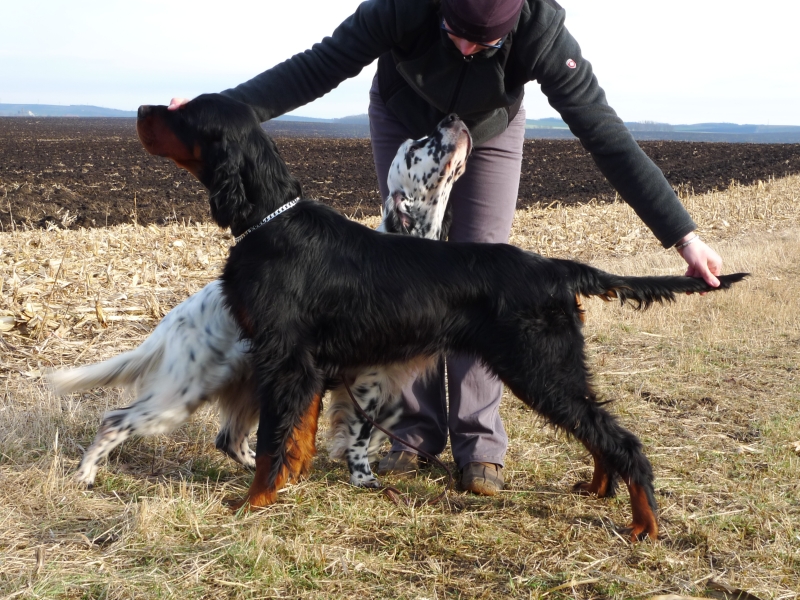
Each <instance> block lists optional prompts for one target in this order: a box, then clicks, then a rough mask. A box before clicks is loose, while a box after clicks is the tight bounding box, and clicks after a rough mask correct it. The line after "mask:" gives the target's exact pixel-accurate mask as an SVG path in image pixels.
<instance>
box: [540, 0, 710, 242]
mask: <svg viewBox="0 0 800 600" xmlns="http://www.w3.org/2000/svg"><path fill="white" fill-rule="evenodd" d="M550 14H553V13H550ZM547 29H548V32H549V33H550V34H551V35H550V36H549V38H548V37H547V36H545V37H544V39H542V40H540V41H542V42H543V44H542V46H540V48H541V50H540V53H539V56H538V59H537V60H536V61H535V63H534V69H533V73H532V78H533V79H535V80H536V81H538V82H539V83H540V84H541V88H542V92H544V94H545V95H546V96H547V99H548V102H549V103H550V105H551V106H552V107H553V108H554V109H556V110H557V111H558V112H559V114H560V115H561V117H562V119H564V122H566V124H567V125H568V126H569V128H570V131H572V133H573V134H574V135H575V136H576V137H577V138H578V139H579V140H580V142H581V144H582V145H583V147H584V148H586V150H588V151H589V152H590V154H591V156H592V158H593V159H594V162H595V163H596V164H597V166H598V168H599V169H600V171H601V172H602V173H603V175H605V177H606V179H608V181H609V183H611V185H612V186H614V188H615V189H616V190H617V192H619V195H620V196H621V197H622V198H623V200H625V202H627V203H628V204H629V205H630V206H631V207H632V208H633V209H634V211H636V214H637V215H639V218H641V219H642V221H643V222H644V223H645V225H647V226H648V227H649V228H650V230H651V231H652V232H653V233H654V234H655V236H656V237H657V238H658V239H659V241H660V242H661V243H662V244H663V246H664V247H665V248H668V247H670V246H672V245H674V244H675V243H676V242H677V241H678V240H680V239H681V238H682V237H683V236H684V235H686V234H687V233H689V232H691V231H693V230H694V229H696V227H697V226H696V225H695V223H694V221H692V218H691V217H690V216H689V213H688V212H687V211H686V209H685V208H684V207H683V205H682V204H681V202H680V200H679V199H678V197H677V195H676V194H675V191H674V190H673V189H672V186H670V184H669V182H668V181H667V179H666V178H665V177H664V174H663V173H662V172H661V169H659V168H658V167H657V166H656V164H655V163H654V162H653V161H652V160H650V158H649V157H648V156H647V155H646V154H645V153H644V151H643V150H642V149H641V148H640V147H639V144H637V143H636V140H634V139H633V136H632V135H631V133H630V131H628V128H627V127H626V126H625V124H624V123H623V122H622V119H620V118H619V117H618V116H617V114H616V113H615V112H614V109H612V108H611V107H610V106H609V105H608V103H607V102H606V96H605V92H604V91H603V89H602V88H601V87H600V85H599V84H598V83H597V78H596V77H595V76H594V73H593V72H592V66H591V64H590V63H589V61H587V60H585V59H584V58H583V57H582V55H581V50H580V47H579V46H578V43H577V42H576V41H575V39H574V38H573V37H572V36H571V35H570V33H569V32H568V31H567V29H566V28H565V27H564V11H563V10H560V11H557V12H555V15H554V19H553V22H551V23H550V24H549V26H548V28H547Z"/></svg>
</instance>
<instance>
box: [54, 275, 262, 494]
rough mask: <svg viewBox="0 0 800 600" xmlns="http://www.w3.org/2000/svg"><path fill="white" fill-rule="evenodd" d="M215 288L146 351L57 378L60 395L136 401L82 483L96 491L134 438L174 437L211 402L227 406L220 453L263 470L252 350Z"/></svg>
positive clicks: (191, 301) (113, 425)
mask: <svg viewBox="0 0 800 600" xmlns="http://www.w3.org/2000/svg"><path fill="white" fill-rule="evenodd" d="M240 338H241V332H240V330H239V326H238V324H237V323H236V321H235V320H234V319H233V317H232V316H231V314H230V311H229V310H228V309H227V307H226V306H225V302H224V298H223V294H222V285H221V282H220V281H219V280H215V281H212V282H211V283H209V284H208V285H207V286H206V287H204V288H203V289H202V290H200V291H199V292H197V293H196V294H194V295H192V296H190V297H189V298H188V299H186V300H185V301H184V302H182V303H181V304H179V305H178V306H176V307H175V308H174V309H173V310H171V311H170V312H169V313H168V314H167V315H166V316H165V317H164V319H163V320H162V321H161V323H159V324H158V326H157V327H156V328H155V330H154V331H153V333H152V334H151V335H150V337H148V338H147V339H146V340H145V341H144V342H143V343H142V344H141V345H140V346H139V347H138V348H136V349H135V350H132V351H130V352H125V353H124V354H120V355H119V356H116V357H114V358H112V359H109V360H107V361H104V362H101V363H97V364H94V365H88V366H85V367H80V368H77V369H67V370H61V371H53V372H51V373H49V374H48V380H49V381H50V384H51V385H52V386H53V388H54V391H55V392H56V393H59V394H67V393H70V392H76V391H82V390H87V389H91V388H94V387H101V386H120V387H125V388H130V389H132V390H134V392H135V394H136V400H135V401H134V402H133V403H132V404H130V405H129V406H127V407H125V408H120V409H117V410H112V411H109V412H107V413H106V414H105V415H104V417H103V422H102V423H101V425H100V429H99V431H98V433H97V436H96V437H95V439H94V442H93V443H92V445H91V446H90V447H89V449H88V450H86V452H85V453H84V455H83V459H82V460H81V464H80V466H79V467H78V472H77V473H76V476H75V477H76V479H77V480H78V481H79V482H81V483H84V484H86V485H87V486H88V487H89V488H91V487H92V486H93V485H94V480H95V477H96V475H97V469H98V465H99V463H100V461H102V459H103V458H105V457H106V456H107V455H108V453H109V452H111V450H113V449H114V448H115V447H117V446H118V445H120V444H121V443H122V442H124V441H125V440H126V439H127V438H128V437H129V436H131V435H140V436H141V435H155V434H158V433H169V432H170V431H172V430H174V429H176V428H177V427H179V426H180V425H182V424H183V423H185V422H186V421H187V420H188V419H189V417H191V415H192V413H194V411H196V410H197V409H198V408H199V407H200V406H201V405H202V404H204V403H205V402H207V401H213V400H216V401H217V402H218V403H219V410H220V420H221V422H222V424H223V425H222V428H221V430H220V433H219V435H218V436H217V439H216V446H217V448H219V449H220V450H222V451H223V452H224V453H225V454H227V455H228V456H230V457H231V458H232V459H234V460H236V461H237V462H239V463H241V464H243V465H245V466H247V467H253V466H255V461H254V452H253V451H252V450H251V449H250V446H249V443H248V439H247V438H248V436H249V434H250V431H251V430H252V428H253V426H254V425H255V423H257V421H258V413H259V410H258V404H257V403H256V402H255V400H254V396H253V390H252V385H253V381H252V377H251V372H250V361H249V359H248V356H247V352H248V347H249V345H248V343H247V341H246V340H241V339H240Z"/></svg>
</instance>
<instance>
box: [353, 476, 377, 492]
mask: <svg viewBox="0 0 800 600" xmlns="http://www.w3.org/2000/svg"><path fill="white" fill-rule="evenodd" d="M350 485H352V486H355V487H361V488H370V489H379V488H381V487H383V486H382V485H381V482H380V481H378V478H377V477H375V476H374V475H372V474H369V475H364V474H363V473H353V474H352V475H350Z"/></svg>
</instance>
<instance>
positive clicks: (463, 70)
mask: <svg viewBox="0 0 800 600" xmlns="http://www.w3.org/2000/svg"><path fill="white" fill-rule="evenodd" d="M472 58H473V57H472V55H469V56H465V57H464V64H463V65H462V66H461V73H459V75H458V82H457V83H456V91H455V92H453V98H452V100H450V106H449V107H448V108H447V112H446V113H445V114H448V115H449V114H450V113H452V112H453V109H454V108H455V107H456V101H457V100H458V96H459V94H460V93H461V86H462V85H464V79H465V78H466V77H467V69H468V68H469V63H471V62H472Z"/></svg>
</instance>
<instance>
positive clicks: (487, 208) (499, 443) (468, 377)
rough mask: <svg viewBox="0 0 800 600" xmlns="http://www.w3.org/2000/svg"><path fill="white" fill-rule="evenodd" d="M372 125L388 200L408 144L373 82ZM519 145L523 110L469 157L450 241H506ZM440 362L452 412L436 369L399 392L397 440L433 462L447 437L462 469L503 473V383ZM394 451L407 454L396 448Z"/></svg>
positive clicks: (476, 369) (453, 361)
mask: <svg viewBox="0 0 800 600" xmlns="http://www.w3.org/2000/svg"><path fill="white" fill-rule="evenodd" d="M369 124H370V135H371V138H372V155H373V157H374V159H375V172H376V173H377V175H378V185H379V186H380V190H381V196H382V197H383V198H384V199H385V198H386V197H387V196H388V194H389V190H388V187H387V183H386V178H387V175H388V172H389V166H390V165H391V163H392V159H394V156H395V154H396V153H397V149H398V148H399V147H400V144H402V143H403V142H404V141H405V140H407V139H409V138H410V137H412V136H411V135H410V134H409V133H408V131H407V129H406V128H405V127H404V126H403V124H402V123H401V122H400V121H398V120H397V118H396V117H395V116H394V114H393V113H392V112H391V111H390V110H389V109H388V108H386V105H385V104H384V103H383V100H382V99H381V97H380V94H379V93H378V90H377V77H376V79H375V80H374V81H373V84H372V89H371V90H370V104H369ZM524 138H525V109H524V108H520V110H519V113H517V115H516V117H515V118H514V119H513V120H512V121H511V123H510V125H509V127H508V129H507V130H506V131H505V132H503V133H502V134H500V135H498V136H497V137H495V138H493V139H491V140H489V141H488V142H485V143H483V144H481V145H480V146H476V147H475V148H474V149H473V151H472V154H471V156H470V157H469V159H468V160H467V168H466V170H465V173H464V175H462V177H461V179H459V180H458V181H457V182H456V184H455V186H454V187H453V192H452V194H451V196H450V202H451V203H452V206H453V223H452V226H451V228H450V236H449V239H450V240H451V241H456V242H489V243H502V242H507V241H508V236H509V234H510V232H511V222H512V220H513V219H514V211H515V208H516V204H517V195H518V192H519V177H520V170H521V168H522V144H523V141H524ZM443 362H446V364H447V392H448V395H449V399H450V410H449V412H448V410H447V400H446V395H445V377H444V370H445V369H444V367H445V365H444V364H440V366H439V369H438V372H437V373H435V374H433V375H432V376H429V377H427V378H426V381H425V382H422V381H421V380H417V381H415V382H414V383H413V384H411V385H409V386H408V387H407V388H406V389H405V390H404V391H403V403H404V414H403V417H402V418H401V420H400V422H399V423H398V424H397V425H396V426H395V427H394V433H395V434H396V435H397V436H398V437H399V438H400V439H402V440H404V441H407V442H409V443H411V444H414V445H416V446H419V447H420V448H422V449H423V450H425V451H426V452H428V453H430V454H434V455H435V454H439V453H440V452H441V451H442V450H444V448H445V445H446V444H447V435H448V432H449V434H450V444H451V447H452V451H453V458H454V459H455V461H456V464H457V465H458V467H459V469H462V468H464V466H466V464H467V463H471V462H488V463H495V464H499V465H502V464H503V461H504V458H505V453H506V449H507V448H508V437H507V436H506V432H505V428H504V427H503V422H502V420H501V419H500V414H499V412H498V409H499V407H500V398H501V396H502V392H503V385H502V383H501V382H500V381H499V380H498V379H497V377H496V376H494V375H493V374H492V373H490V372H489V371H488V370H487V369H486V367H484V366H483V365H482V364H481V363H480V362H479V361H477V360H475V359H472V358H467V357H459V356H448V357H447V358H446V361H443ZM392 450H394V451H399V450H406V451H408V450H409V448H407V447H406V446H403V445H402V444H399V443H398V442H395V443H394V445H393V446H392Z"/></svg>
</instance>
